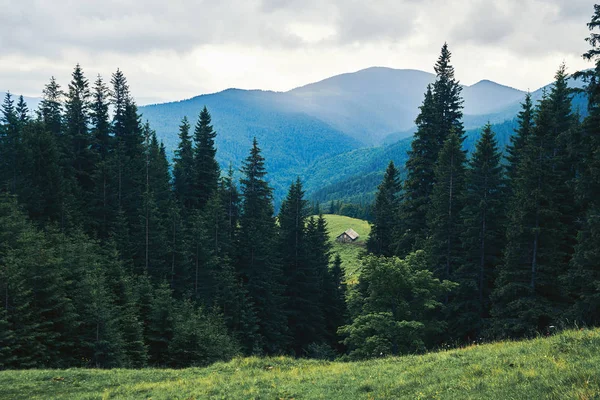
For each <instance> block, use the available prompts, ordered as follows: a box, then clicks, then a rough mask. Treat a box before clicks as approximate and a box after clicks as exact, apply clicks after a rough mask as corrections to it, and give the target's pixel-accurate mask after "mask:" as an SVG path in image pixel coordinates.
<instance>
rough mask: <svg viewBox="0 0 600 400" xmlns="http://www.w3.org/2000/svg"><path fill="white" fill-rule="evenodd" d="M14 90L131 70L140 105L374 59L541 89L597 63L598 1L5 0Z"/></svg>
mask: <svg viewBox="0 0 600 400" xmlns="http://www.w3.org/2000/svg"><path fill="white" fill-rule="evenodd" d="M0 10H2V11H1V12H0V26H1V27H2V33H0V91H6V90H10V91H11V92H13V93H15V94H23V95H26V96H40V95H41V91H42V89H43V87H44V85H45V84H46V83H47V82H48V81H49V79H50V77H51V76H55V77H56V79H57V80H58V81H59V83H61V85H63V87H66V85H67V84H68V82H69V80H70V74H71V72H72V70H73V67H74V66H75V64H76V63H80V64H81V66H82V67H83V69H84V71H85V73H86V76H87V77H88V78H89V79H90V80H91V81H93V80H94V79H95V77H96V76H97V75H98V74H100V75H102V76H103V77H104V78H105V80H109V79H110V75H111V74H112V73H113V72H114V71H115V70H116V69H117V68H120V69H121V70H123V72H124V73H125V75H126V77H127V79H128V81H129V84H130V88H131V92H132V94H133V95H134V97H135V98H136V100H137V101H138V103H140V104H146V103H152V102H163V101H173V100H181V99H185V98H190V97H193V96H196V95H199V94H204V93H213V92H217V91H220V90H224V89H227V88H232V87H235V88H242V89H264V90H276V91H286V90H290V89H292V88H294V87H298V86H301V85H304V84H308V83H311V82H315V81H318V80H321V79H325V78H327V77H330V76H333V75H337V74H340V73H345V72H353V71H357V70H360V69H363V68H368V67H372V66H384V67H391V68H398V69H405V68H406V69H419V70H424V71H429V72H433V64H434V63H435V60H436V59H437V57H438V55H439V51H440V48H441V46H442V44H443V43H444V42H447V43H448V45H449V47H450V50H451V51H452V54H453V57H452V63H453V65H454V66H455V69H456V76H457V78H458V79H459V80H460V81H461V83H463V84H467V85H471V84H474V83H476V82H478V81H480V80H482V79H489V80H493V81H495V82H498V83H501V84H504V85H508V86H512V87H515V88H518V89H521V90H528V89H531V90H535V89H537V88H539V87H541V86H543V85H545V84H547V83H549V82H551V81H552V79H553V75H554V72H555V71H556V69H557V68H558V66H559V65H560V64H561V63H562V62H565V63H566V65H567V67H568V69H569V71H571V72H574V71H576V70H579V69H584V68H589V67H591V65H590V64H589V63H588V62H586V61H584V60H583V59H582V58H581V54H582V53H583V52H585V51H586V50H587V48H588V45H587V43H586V42H585V41H584V38H585V37H587V36H588V35H589V32H588V30H587V26H586V23H587V22H588V21H589V20H590V17H591V15H592V13H593V1H590V0H543V1H542V0H367V1H365V0H360V1H358V0H288V1H286V0H212V1H210V0H195V1H192V0H101V1H97V0H85V1H84V0H0Z"/></svg>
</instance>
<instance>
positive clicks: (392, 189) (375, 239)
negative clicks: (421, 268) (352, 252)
mask: <svg viewBox="0 0 600 400" xmlns="http://www.w3.org/2000/svg"><path fill="white" fill-rule="evenodd" d="M400 189H401V186H400V182H399V180H398V170H397V169H396V166H395V165H394V162H393V161H390V164H389V165H388V168H387V170H386V172H385V176H384V177H383V182H382V183H381V185H379V188H378V191H377V195H376V197H375V205H374V206H373V214H374V219H373V224H372V226H371V235H370V236H369V239H368V241H367V249H368V250H369V252H371V253H373V254H375V255H382V256H387V257H389V256H391V255H392V254H393V253H394V251H393V240H394V233H395V232H394V230H395V229H397V227H398V213H399V211H400V209H399V206H400V197H399V196H400Z"/></svg>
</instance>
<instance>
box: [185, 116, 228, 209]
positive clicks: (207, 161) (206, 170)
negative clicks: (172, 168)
mask: <svg viewBox="0 0 600 400" xmlns="http://www.w3.org/2000/svg"><path fill="white" fill-rule="evenodd" d="M210 122H211V118H210V113H209V112H208V110H207V109H206V107H204V108H203V109H202V111H201V112H200V116H199V118H198V123H197V124H196V128H195V130H194V169H193V176H192V179H193V181H192V193H193V199H194V200H193V201H194V206H195V207H196V208H202V207H204V205H205V204H206V202H207V201H208V199H209V198H210V197H211V196H212V194H213V193H214V192H215V191H216V190H217V185H218V181H219V175H220V171H219V164H217V160H216V159H215V156H216V154H217V150H216V149H215V137H216V136H217V133H216V132H215V131H214V130H213V127H212V125H211V124H210ZM186 161H187V160H186Z"/></svg>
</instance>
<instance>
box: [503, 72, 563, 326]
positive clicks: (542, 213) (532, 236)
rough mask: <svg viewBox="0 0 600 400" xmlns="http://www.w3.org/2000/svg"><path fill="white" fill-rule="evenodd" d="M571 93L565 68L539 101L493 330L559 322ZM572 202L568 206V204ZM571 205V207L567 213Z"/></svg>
mask: <svg viewBox="0 0 600 400" xmlns="http://www.w3.org/2000/svg"><path fill="white" fill-rule="evenodd" d="M569 99H570V92H569V91H568V90H567V75H566V74H565V70H564V66H561V68H560V69H559V70H558V72H557V75H556V82H555V84H554V86H553V88H552V90H551V92H550V95H545V96H544V98H543V99H542V101H541V102H540V104H539V106H538V109H537V112H536V118H535V128H534V129H533V131H532V134H531V136H530V137H529V140H528V141H527V142H526V144H525V147H524V149H523V152H522V154H521V160H520V163H519V165H518V166H517V171H516V178H515V180H514V181H513V182H512V183H511V185H512V187H513V193H514V194H513V199H512V201H511V204H510V205H509V211H508V227H507V245H506V250H505V254H504V258H505V260H504V264H503V265H502V267H501V268H500V271H499V275H498V280H497V285H496V290H495V292H494V295H493V300H494V305H493V310H492V314H493V315H494V317H495V320H494V333H495V334H497V335H502V336H511V337H516V336H529V335H533V334H535V333H536V332H540V331H544V330H545V329H547V327H548V326H549V325H550V324H552V323H554V322H556V321H557V318H558V315H559V314H560V312H561V310H562V308H563V305H564V300H565V299H564V291H563V290H562V288H561V285H560V280H561V277H562V276H564V275H565V273H566V269H567V265H568V263H569V258H570V253H571V252H572V249H570V248H569V247H570V246H572V243H573V235H574V232H571V230H572V229H573V228H572V226H571V223H572V221H570V217H569V216H568V215H565V212H572V209H571V205H572V203H571V202H570V201H569V200H568V197H569V195H568V188H567V182H566V181H567V180H568V178H567V176H568V175H569V174H570V167H568V166H567V165H566V163H565V154H566V149H565V148H564V146H562V145H561V141H560V136H561V134H562V133H564V132H565V130H568V129H569V128H570V127H571V126H572V124H573V119H572V117H571V116H570V100H569ZM567 202H568V203H570V205H569V204H567ZM568 209H571V211H566V210H568Z"/></svg>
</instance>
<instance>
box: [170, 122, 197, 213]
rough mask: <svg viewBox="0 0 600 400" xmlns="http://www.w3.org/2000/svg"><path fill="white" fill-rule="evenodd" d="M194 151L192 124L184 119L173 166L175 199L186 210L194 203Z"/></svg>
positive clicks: (180, 128) (180, 127)
mask: <svg viewBox="0 0 600 400" xmlns="http://www.w3.org/2000/svg"><path fill="white" fill-rule="evenodd" d="M193 172H194V150H193V146H192V140H191V136H190V123H189V121H188V119H187V117H183V119H182V120H181V125H180V126H179V146H178V148H177V150H175V159H174V165H173V186H174V191H175V197H176V198H177V200H178V201H179V204H181V205H182V206H183V207H184V208H185V209H190V208H191V207H192V205H193V203H194V198H193V188H192V184H193V183H194V176H193Z"/></svg>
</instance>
